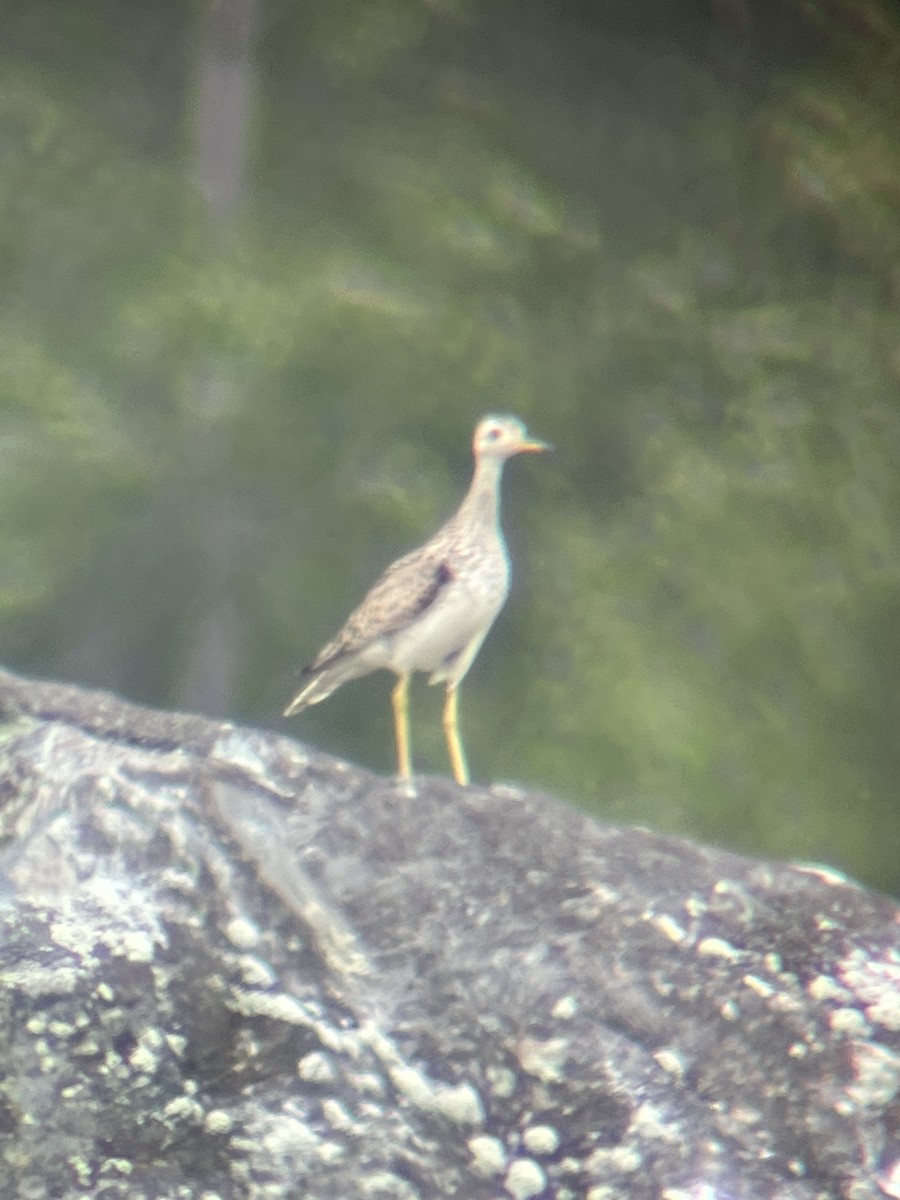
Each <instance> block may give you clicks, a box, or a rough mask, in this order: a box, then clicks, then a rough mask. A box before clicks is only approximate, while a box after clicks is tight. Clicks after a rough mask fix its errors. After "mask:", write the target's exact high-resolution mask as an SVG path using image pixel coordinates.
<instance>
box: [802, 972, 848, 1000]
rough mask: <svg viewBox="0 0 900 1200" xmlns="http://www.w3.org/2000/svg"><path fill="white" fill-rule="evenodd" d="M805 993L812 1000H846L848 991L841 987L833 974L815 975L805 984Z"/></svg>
mask: <svg viewBox="0 0 900 1200" xmlns="http://www.w3.org/2000/svg"><path fill="white" fill-rule="evenodd" d="M806 991H807V994H808V995H809V996H810V997H811V998H812V999H813V1000H847V999H848V998H849V993H848V991H847V989H846V988H844V987H841V985H840V984H839V983H838V981H837V980H836V979H835V978H834V976H833V975H817V976H816V977H815V979H811V980H810V981H809V983H808V984H807V985H806Z"/></svg>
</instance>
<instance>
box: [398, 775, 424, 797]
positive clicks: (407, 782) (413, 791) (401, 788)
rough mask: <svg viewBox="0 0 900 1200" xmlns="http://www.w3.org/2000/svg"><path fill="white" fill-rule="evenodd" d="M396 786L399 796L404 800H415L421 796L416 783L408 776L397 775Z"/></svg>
mask: <svg viewBox="0 0 900 1200" xmlns="http://www.w3.org/2000/svg"><path fill="white" fill-rule="evenodd" d="M394 786H395V787H396V789H397V795H398V796H402V797H403V799H404V800H415V799H416V797H417V796H418V794H419V791H418V788H417V787H416V785H415V781H414V780H413V779H412V778H411V777H410V776H408V775H395V776H394Z"/></svg>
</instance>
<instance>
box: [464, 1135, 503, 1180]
mask: <svg viewBox="0 0 900 1200" xmlns="http://www.w3.org/2000/svg"><path fill="white" fill-rule="evenodd" d="M466 1145H467V1146H468V1147H469V1153H470V1154H471V1155H472V1170H473V1171H474V1172H475V1174H476V1175H479V1176H480V1177H481V1178H482V1179H488V1178H490V1177H491V1176H492V1175H500V1174H501V1173H502V1172H503V1171H504V1170H505V1168H506V1159H507V1156H506V1147H505V1146H504V1145H503V1143H502V1142H501V1141H500V1139H499V1138H496V1137H488V1136H487V1135H486V1134H483V1135H482V1134H479V1135H477V1136H476V1137H471V1138H469V1140H468V1142H466Z"/></svg>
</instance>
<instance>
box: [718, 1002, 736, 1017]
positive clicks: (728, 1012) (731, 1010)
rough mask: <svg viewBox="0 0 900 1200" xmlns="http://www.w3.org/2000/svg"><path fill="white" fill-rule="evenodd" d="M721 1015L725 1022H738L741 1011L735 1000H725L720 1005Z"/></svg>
mask: <svg viewBox="0 0 900 1200" xmlns="http://www.w3.org/2000/svg"><path fill="white" fill-rule="evenodd" d="M719 1014H720V1015H721V1017H722V1019H723V1020H724V1021H737V1020H738V1018H739V1017H740V1015H741V1010H740V1008H739V1006H738V1005H737V1004H735V1002H734V1001H733V1000H723V1001H722V1003H721V1004H720V1005H719Z"/></svg>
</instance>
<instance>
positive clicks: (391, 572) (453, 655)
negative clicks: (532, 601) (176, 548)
mask: <svg viewBox="0 0 900 1200" xmlns="http://www.w3.org/2000/svg"><path fill="white" fill-rule="evenodd" d="M549 449H550V447H549V446H548V445H547V443H546V442H539V441H537V440H536V439H534V438H531V437H529V436H528V431H527V429H526V428H525V426H524V425H523V424H522V422H521V421H519V420H518V419H517V418H516V417H506V416H504V417H494V416H488V417H484V418H483V419H482V420H481V421H479V423H478V426H477V428H476V429H475V436H474V438H473V440H472V452H473V454H474V456H475V473H474V475H473V476H472V483H471V485H470V487H469V490H468V492H467V493H466V497H465V499H464V500H463V502H462V504H461V505H460V506H459V509H458V510H457V512H456V513H455V515H454V516H452V517H451V518H450V520H449V521H448V522H447V523H446V525H444V526H442V527H441V529H439V530H438V532H437V533H436V534H435V535H434V537H433V538H432V539H431V541H430V542H426V543H425V545H424V546H422V547H420V548H419V549H418V550H413V551H412V553H410V554H406V555H404V556H403V558H398V559H397V561H396V562H395V563H392V564H391V566H389V567H388V569H387V570H386V571H385V572H384V574H383V575H382V576H381V578H380V579H379V580H378V582H377V583H376V584H375V586H374V587H373V588H372V590H371V591H370V592H369V594H368V595H367V596H366V598H365V600H363V602H362V604H360V606H359V608H357V609H356V611H355V612H353V613H352V614H351V615H350V617H349V618H348V620H347V622H346V624H345V625H344V627H343V628H342V629H341V631H340V632H339V633H338V634H337V635H336V636H335V637H334V638H332V640H331V641H330V642H329V643H328V644H327V646H324V647H323V649H322V650H320V651H319V654H318V655H317V657H316V658H315V660H314V661H313V662H312V663H311V664H310V665H309V666H308V667H304V669H303V671H302V674H303V675H304V676H305V677H306V682H305V683H304V685H303V687H302V688H301V690H300V691H299V692H298V693H297V695H296V696H295V697H294V699H293V700H292V701H291V703H290V704H289V705H288V707H287V708H286V709H285V711H284V715H285V716H286V717H290V716H292V715H293V714H294V713H297V712H300V711H301V710H302V709H304V708H307V707H308V706H309V705H310V704H318V703H319V701H320V700H325V699H326V698H327V697H328V696H330V695H331V693H332V692H333V691H334V690H335V689H336V688H339V687H340V686H341V684H342V683H346V682H347V681H348V680H350V679H358V678H359V677H360V676H361V675H368V674H369V673H370V672H371V671H377V670H379V668H381V667H386V668H388V669H389V670H391V671H393V672H394V674H395V675H396V676H397V683H396V686H395V687H394V690H393V692H392V693H391V698H392V701H393V707H394V733H395V736H396V740H397V767H398V772H399V775H400V777H401V779H406V780H408V779H410V778H411V775H412V770H411V764H410V752H409V677H410V675H411V674H412V672H413V671H430V672H431V679H430V680H429V682H430V683H445V684H446V686H447V697H446V700H445V702H444V716H443V723H444V734H445V736H446V738H447V750H448V752H449V755H450V765H451V767H452V768H453V777H454V779H455V780H456V782H457V783H461V784H467V783H468V782H469V771H468V767H467V766H466V757H465V753H464V751H463V747H462V742H461V740H460V736H459V727H458V722H457V689H458V687H459V684H460V682H461V680H462V678H463V676H464V675H465V673H466V672H467V671H468V669H469V667H470V666H471V665H472V662H473V660H474V658H475V655H476V654H477V653H478V650H479V648H480V647H481V643H482V642H483V641H484V639H485V637H486V635H487V632H488V630H489V629H490V627H491V625H492V624H493V623H494V619H495V617H496V616H497V614H498V613H499V611H500V609H501V608H502V607H503V604H504V602H505V600H506V597H507V593H508V592H509V556H508V554H507V551H506V543H505V542H504V540H503V533H502V531H501V529H500V480H501V476H502V474H503V465H504V463H505V462H506V460H507V459H508V458H512V457H513V455H515V454H525V453H534V452H537V451H541V450H549Z"/></svg>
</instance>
